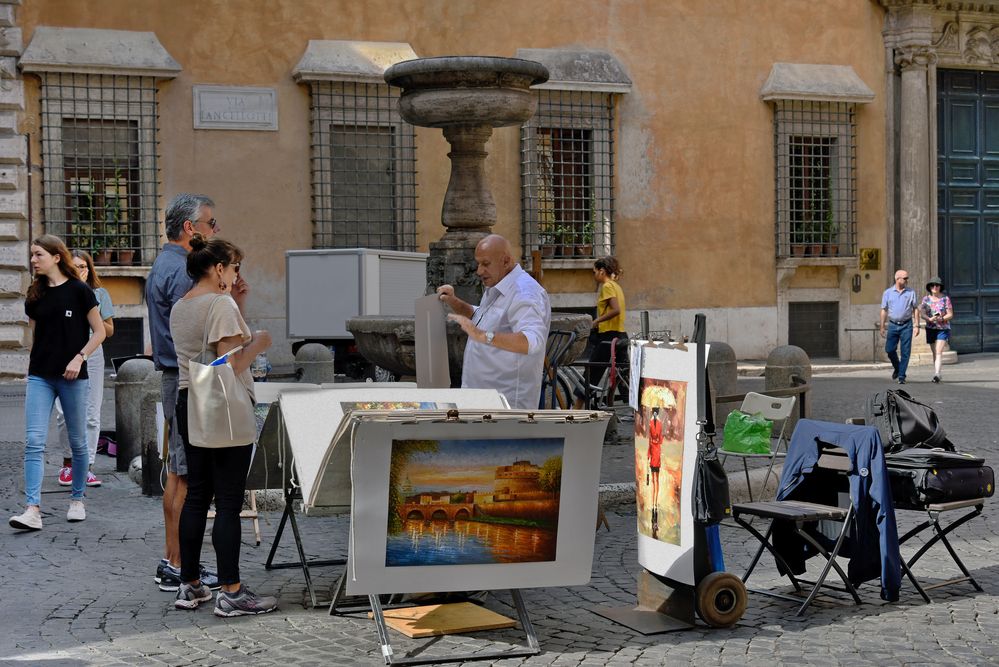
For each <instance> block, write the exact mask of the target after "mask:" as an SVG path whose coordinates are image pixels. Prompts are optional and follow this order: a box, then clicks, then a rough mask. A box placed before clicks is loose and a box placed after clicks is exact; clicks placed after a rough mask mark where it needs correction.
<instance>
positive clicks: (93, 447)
mask: <svg viewBox="0 0 999 667" xmlns="http://www.w3.org/2000/svg"><path fill="white" fill-rule="evenodd" d="M70 254H71V255H72V257H73V266H75V267H76V272H77V273H78V274H79V276H80V280H82V281H83V282H85V283H87V286H88V287H89V288H90V289H92V290H94V296H96V297H97V303H98V305H99V307H100V313H101V320H103V322H104V335H105V340H106V339H107V338H110V337H111V336H113V335H114V304H113V303H111V295H110V294H108V291H107V290H106V289H104V287H103V286H102V285H101V279H100V278H99V277H98V275H97V270H96V269H95V268H94V260H93V258H92V257H91V256H90V253H88V252H87V251H86V250H73V251H71V252H70ZM87 371H88V372H87V375H88V376H89V377H88V378H87V455H88V463H89V465H88V468H87V482H86V484H87V486H90V487H96V486H100V485H101V480H100V479H98V478H97V475H95V474H94V458H96V456H97V440H98V438H100V436H101V404H102V403H103V402H104V347H103V346H98V347H97V349H96V350H94V353H93V354H92V355H90V358H89V359H87ZM56 426H57V427H58V428H59V442H60V443H61V444H62V452H63V453H62V469H61V470H59V484H60V486H70V485H72V484H73V467H72V461H73V454H72V450H71V449H70V446H69V435H68V433H67V431H66V418H65V416H64V415H63V412H62V403H59V402H56Z"/></svg>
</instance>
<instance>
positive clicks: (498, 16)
mask: <svg viewBox="0 0 999 667" xmlns="http://www.w3.org/2000/svg"><path fill="white" fill-rule="evenodd" d="M18 11H19V16H20V19H19V22H20V23H21V25H22V26H23V29H24V33H23V34H24V42H25V44H27V43H28V42H29V41H30V39H31V35H32V31H33V29H34V27H35V26H37V25H48V26H67V27H96V28H107V29H120V30H137V31H153V32H155V33H156V35H157V37H158V38H159V40H160V42H161V43H162V44H163V45H164V47H165V48H166V49H167V50H168V51H169V52H170V54H171V55H172V56H173V57H174V58H175V59H176V60H177V61H178V62H179V63H180V64H181V66H182V67H183V71H182V73H181V74H180V76H179V77H177V78H176V79H173V80H171V81H168V82H165V83H163V84H162V86H161V92H160V97H159V101H160V127H161V133H160V142H161V144H160V146H161V149H160V154H161V160H160V174H161V184H162V185H161V190H160V192H161V195H162V197H163V201H164V202H165V201H166V199H167V198H169V197H170V196H171V195H172V194H174V193H176V192H179V191H196V192H205V193H208V194H210V195H211V196H212V197H213V198H215V200H216V201H217V203H218V209H217V217H218V219H219V220H220V222H221V223H222V225H223V234H224V235H225V236H228V237H230V238H232V239H234V240H235V241H237V243H239V244H240V245H242V246H244V248H245V250H246V251H247V253H248V257H247V261H246V262H245V265H244V266H245V272H246V274H247V277H248V279H249V280H250V281H251V282H252V286H253V292H252V295H253V296H252V298H251V301H250V304H249V315H250V316H251V319H252V318H254V317H256V318H257V319H258V320H263V321H266V320H269V319H272V318H274V319H280V318H283V317H284V276H283V272H284V258H283V251H284V250H286V249H292V248H308V247H310V244H311V225H310V173H309V125H308V124H309V95H308V88H307V86H304V85H299V84H296V83H295V82H294V81H293V80H292V78H291V70H292V68H293V67H294V65H295V64H296V63H297V62H298V60H299V58H300V57H301V55H302V53H303V52H304V50H305V47H306V44H307V42H308V40H309V39H341V40H372V41H401V42H408V43H409V44H410V45H411V46H412V47H413V49H414V50H415V51H416V53H417V54H419V55H421V56H432V55H448V54H481V55H501V56H512V55H513V54H514V53H515V52H516V50H517V49H518V48H532V47H533V48H554V47H567V46H572V47H577V48H596V49H603V50H606V51H609V52H611V53H612V54H613V55H614V56H615V57H617V58H618V59H619V60H620V61H621V62H622V64H623V65H624V67H625V68H626V70H627V71H628V73H629V76H630V77H631V78H632V81H633V92H631V93H630V94H627V95H623V96H621V97H620V98H619V102H618V105H617V114H618V119H617V120H618V122H617V127H618V132H617V134H616V136H615V147H616V155H615V169H616V177H617V182H616V190H615V206H616V216H615V217H616V224H617V232H616V239H617V254H618V255H619V258H620V259H621V261H622V263H623V265H624V267H625V270H626V273H625V277H624V279H623V280H622V285H623V286H624V288H625V290H626V292H627V294H628V304H629V307H630V308H631V309H637V308H659V309H680V308H694V307H705V308H712V307H717V308H734V307H746V306H768V305H774V304H775V303H776V289H777V287H776V272H775V260H774V248H773V245H774V241H773V239H774V232H773V228H774V205H773V200H774V173H773V148H772V141H773V119H772V111H771V110H770V108H769V107H768V105H767V104H765V103H764V102H762V101H761V100H760V99H759V90H760V87H761V86H762V84H763V82H764V80H765V79H766V77H767V75H768V73H769V71H770V68H771V65H772V64H773V63H774V62H778V61H784V62H798V63H818V64H823V63H829V64H847V65H851V66H852V67H853V68H854V69H855V70H856V72H857V74H858V75H859V76H860V78H861V79H863V80H864V82H865V83H866V84H867V85H868V86H869V87H870V88H871V89H872V90H874V91H875V93H876V99H875V101H874V102H873V103H872V104H869V105H865V106H862V107H860V108H859V110H858V113H857V123H858V127H857V146H858V149H857V157H858V160H857V176H858V184H859V191H858V203H857V208H858V220H859V222H858V230H859V237H858V241H859V243H858V245H859V246H867V247H882V248H883V247H884V243H885V241H884V239H885V238H886V231H885V230H886V227H885V225H886V223H885V217H886V214H885V210H886V209H885V170H886V164H885V123H884V118H885V104H886V101H885V99H884V87H883V79H884V74H883V70H884V63H883V42H882V38H881V29H882V21H883V10H881V9H880V8H879V7H878V6H877V4H876V3H874V2H866V1H864V0H828V1H826V2H814V1H811V0H768V1H765V2H763V1H758V2H749V1H746V0H712V1H710V2H707V1H705V0H669V1H662V0H648V1H634V0H629V1H624V0H620V1H617V0H613V1H608V0H547V1H546V2H537V1H536V0H507V1H505V2H495V1H493V0H488V1H486V0H466V1H463V2H455V1H453V0H422V1H420V0H413V1H411V2H403V3H400V2H396V1H394V0H364V1H363V2H358V1H357V0H267V1H266V2H262V1H258V0H172V1H171V2H163V1H161V0H101V2H81V1H80V0H28V1H27V2H25V3H24V4H23V5H22V6H21V7H20V8H19V9H18ZM29 79H30V77H29ZM194 84H223V85H244V86H268V87H273V88H275V89H276V90H277V93H278V97H279V117H280V118H279V122H280V131H279V132H245V131H219V130H194V129H193V123H192V85H194ZM33 96H37V90H36V89H34V88H32V87H31V85H30V84H29V87H28V97H29V110H28V112H27V115H28V116H29V117H30V116H31V115H32V114H33V113H37V105H35V104H34V102H32V101H30V98H31V97H33ZM32 105H34V106H32ZM28 121H29V122H30V118H29V119H28ZM489 151H490V156H489V159H488V164H487V168H488V173H489V178H490V182H491V184H492V186H493V192H494V196H495V199H496V203H497V211H498V215H499V221H498V224H497V228H496V230H497V231H498V232H499V233H502V234H505V235H507V236H509V237H510V238H511V240H515V241H516V240H518V239H519V218H520V176H519V174H520V164H519V162H520V153H519V146H518V130H517V129H516V128H505V129H502V130H498V131H496V132H495V134H494V136H493V138H492V140H491V141H490V143H489ZM446 152H447V144H446V142H444V140H443V138H442V137H441V134H440V132H439V131H437V130H424V129H419V130H418V132H417V163H418V175H417V183H418V206H419V232H418V234H419V236H418V239H419V245H420V247H421V248H423V249H425V248H426V246H427V243H428V242H429V241H432V240H435V239H436V238H438V237H439V236H440V234H441V232H442V228H441V227H440V203H441V200H442V197H443V193H444V190H445V188H446V185H447V178H448V171H449V164H448V161H447V158H446ZM36 219H37V218H36ZM545 282H546V284H547V286H548V287H549V288H550V289H552V290H553V291H567V292H590V291H592V289H593V284H592V280H591V276H590V274H589V272H588V271H571V272H568V271H567V272H556V271H548V272H547V273H546V280H545ZM870 282H871V284H877V285H881V284H882V283H884V282H885V280H884V279H883V276H877V275H876V276H874V277H873V279H872V280H871V281H870ZM868 292H869V290H866V289H865V291H864V292H862V293H861V294H860V295H855V296H854V297H852V298H853V299H854V302H855V303H872V302H874V301H876V299H877V294H876V293H875V291H874V290H870V293H868ZM879 292H880V288H879V289H878V290H877V293H879Z"/></svg>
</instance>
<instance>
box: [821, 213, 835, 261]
mask: <svg viewBox="0 0 999 667" xmlns="http://www.w3.org/2000/svg"><path fill="white" fill-rule="evenodd" d="M822 255H823V256H824V257H836V256H837V255H839V224H838V223H837V222H836V219H835V217H834V216H833V210H832V206H830V207H829V208H828V209H826V218H825V220H823V221H822Z"/></svg>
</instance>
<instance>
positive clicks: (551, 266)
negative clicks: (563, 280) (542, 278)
mask: <svg viewBox="0 0 999 667" xmlns="http://www.w3.org/2000/svg"><path fill="white" fill-rule="evenodd" d="M596 260H597V258H596V257H578V258H577V257H574V258H572V259H568V258H566V259H553V258H550V257H542V258H541V266H542V268H544V270H545V271H557V270H560V269H570V270H578V269H592V268H593V262H595V261H596ZM530 264H531V259H530V258H529V257H528V258H527V260H525V262H524V266H525V268H533V267H532V266H530Z"/></svg>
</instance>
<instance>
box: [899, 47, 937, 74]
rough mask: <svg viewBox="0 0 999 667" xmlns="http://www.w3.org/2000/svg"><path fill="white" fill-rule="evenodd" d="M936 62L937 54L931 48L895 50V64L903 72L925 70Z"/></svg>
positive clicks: (900, 48) (901, 48)
mask: <svg viewBox="0 0 999 667" xmlns="http://www.w3.org/2000/svg"><path fill="white" fill-rule="evenodd" d="M936 62H937V52H936V51H935V50H934V49H933V47H931V46H902V47H898V48H896V49H895V64H896V65H898V66H899V67H901V68H902V69H903V70H909V69H925V68H926V67H928V66H929V65H935V64H936Z"/></svg>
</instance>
